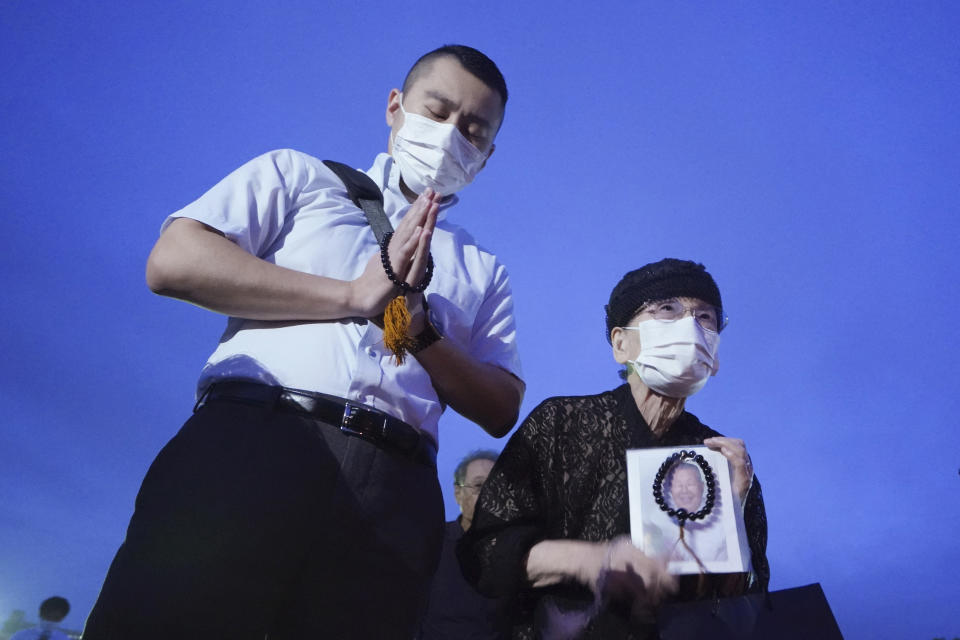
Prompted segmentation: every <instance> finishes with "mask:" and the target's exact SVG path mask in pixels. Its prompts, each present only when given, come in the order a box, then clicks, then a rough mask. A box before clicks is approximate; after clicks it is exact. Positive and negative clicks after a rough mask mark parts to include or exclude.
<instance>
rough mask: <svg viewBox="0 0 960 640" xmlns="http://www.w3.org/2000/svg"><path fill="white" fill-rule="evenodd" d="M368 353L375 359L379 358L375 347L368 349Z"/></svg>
mask: <svg viewBox="0 0 960 640" xmlns="http://www.w3.org/2000/svg"><path fill="white" fill-rule="evenodd" d="M367 355H368V356H370V357H371V358H372V359H374V360H376V359H377V352H376V351H374V350H373V349H367Z"/></svg>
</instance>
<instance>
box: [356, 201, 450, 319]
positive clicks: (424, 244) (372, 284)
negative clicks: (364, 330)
mask: <svg viewBox="0 0 960 640" xmlns="http://www.w3.org/2000/svg"><path fill="white" fill-rule="evenodd" d="M439 209H440V194H438V193H436V192H435V191H433V189H427V190H425V191H424V192H423V193H421V194H420V196H419V197H418V198H417V199H416V200H415V201H414V202H413V204H412V205H411V206H410V210H409V211H407V213H406V215H404V216H403V219H402V220H401V221H400V224H398V225H397V228H396V229H395V230H394V233H393V237H392V238H391V240H390V245H389V247H388V249H387V255H389V257H390V266H391V268H392V269H393V272H394V274H395V275H396V277H397V278H399V279H401V280H402V281H404V282H406V283H408V284H410V285H414V286H415V285H417V284H418V283H419V282H420V281H421V280H422V279H423V278H424V276H425V275H426V271H427V261H428V258H429V256H430V241H431V239H432V238H433V229H434V227H435V226H436V223H437V213H438V211H439ZM350 289H351V294H350V295H351V303H350V306H351V307H352V308H353V309H354V310H355V315H357V316H359V317H363V318H374V319H375V318H376V317H377V316H379V315H380V314H381V313H383V310H384V308H385V307H386V306H387V303H388V302H390V300H391V299H393V298H395V297H396V296H397V295H398V293H399V291H400V290H399V288H398V287H397V286H396V285H394V284H393V283H392V282H390V279H389V278H388V277H387V274H386V273H385V272H384V270H383V264H382V263H381V260H380V252H379V251H377V252H376V253H374V254H373V255H372V256H371V257H370V260H369V261H367V266H366V267H365V268H364V270H363V273H362V274H360V277H359V278H357V279H356V280H354V281H353V282H351V287H350ZM420 295H421V294H410V296H409V297H410V298H414V297H415V296H416V302H414V301H413V300H411V301H410V302H411V304H410V305H409V306H410V307H411V309H414V308H416V307H418V306H419V305H418V304H416V303H418V302H419V301H420V298H419V296H420ZM422 323H423V314H422V313H415V314H414V318H413V325H412V326H411V331H412V332H414V333H415V332H416V331H417V330H418V328H419V329H422Z"/></svg>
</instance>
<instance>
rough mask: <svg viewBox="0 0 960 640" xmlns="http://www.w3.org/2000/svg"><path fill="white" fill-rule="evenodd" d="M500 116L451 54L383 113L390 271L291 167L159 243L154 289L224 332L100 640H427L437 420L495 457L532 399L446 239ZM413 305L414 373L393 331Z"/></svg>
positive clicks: (316, 172) (259, 169)
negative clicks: (421, 628) (223, 318)
mask: <svg viewBox="0 0 960 640" xmlns="http://www.w3.org/2000/svg"><path fill="white" fill-rule="evenodd" d="M506 100H507V90H506V84H505V82H504V80H503V76H502V75H501V74H500V72H499V70H498V69H497V67H496V65H495V64H494V63H493V62H492V61H491V60H490V59H489V58H487V57H486V56H485V55H483V54H482V53H480V52H479V51H477V50H475V49H472V48H470V47H463V46H459V45H450V46H446V47H441V48H440V49H437V50H435V51H432V52H430V53H428V54H426V55H425V56H423V57H422V58H421V59H420V60H418V61H417V63H416V64H415V65H414V66H413V68H412V69H411V71H410V73H409V74H408V75H407V78H406V80H405V81H404V85H403V90H402V91H401V90H398V89H393V90H391V91H390V94H389V97H388V102H387V110H386V120H387V124H388V125H389V126H390V138H389V142H388V152H389V153H388V154H380V155H379V156H378V157H377V158H376V160H375V162H374V165H373V167H372V168H371V169H369V170H368V171H367V172H366V173H367V175H368V176H369V177H370V178H372V179H373V181H374V182H375V183H376V185H377V186H378V187H379V188H380V190H381V191H382V193H383V198H384V211H385V213H386V215H387V217H388V218H389V220H390V222H391V224H392V226H393V228H394V229H395V232H394V234H393V237H392V238H391V239H390V240H389V242H388V243H384V244H383V247H382V248H381V246H378V243H377V241H376V239H375V237H374V234H373V231H372V230H371V228H370V226H369V224H368V222H367V219H366V218H365V217H364V214H363V212H362V211H361V210H360V209H359V208H358V207H356V206H355V205H354V203H353V202H351V200H350V198H349V197H348V195H347V193H346V189H345V187H344V184H343V182H342V181H341V180H340V179H339V178H338V177H337V176H336V175H335V174H334V173H333V172H332V171H331V170H330V169H329V168H328V167H327V166H326V165H324V164H323V163H322V162H321V161H319V160H317V159H316V158H313V157H310V156H308V155H306V154H303V153H299V152H296V151H292V150H279V151H274V152H270V153H267V154H264V155H263V156H260V157H259V158H255V159H254V160H252V161H250V162H249V163H247V164H245V165H244V166H242V167H240V168H239V169H237V170H236V171H234V172H233V173H232V174H230V175H229V176H227V177H226V178H225V179H224V180H223V181H221V182H220V183H219V184H217V185H216V186H214V187H213V188H212V189H211V190H210V191H208V192H207V193H206V194H204V195H203V196H202V197H201V198H200V199H198V200H197V201H195V202H193V203H191V204H190V205H188V206H187V207H185V208H183V209H181V210H180V211H178V212H176V213H174V214H172V215H171V216H170V217H169V218H168V219H167V221H166V222H165V223H164V226H163V231H162V234H161V236H160V239H159V240H158V241H157V244H156V246H155V247H154V249H153V252H152V253H151V255H150V258H149V260H148V264H147V282H148V285H149V286H150V288H151V289H152V290H153V291H154V292H156V293H159V294H161V295H167V296H171V297H174V298H179V299H182V300H186V301H189V302H191V303H194V304H197V305H200V306H203V307H206V308H209V309H211V310H213V311H217V312H219V313H223V314H225V315H228V316H230V318H229V321H228V324H227V329H226V331H225V333H224V335H223V337H222V338H221V341H220V344H219V346H218V347H217V349H216V350H215V351H214V353H213V354H212V355H211V356H210V358H209V360H208V362H207V364H206V366H205V367H204V369H203V371H202V373H201V376H200V381H199V385H198V397H199V401H198V403H197V404H198V408H197V410H196V411H195V413H194V415H193V417H192V418H191V419H190V420H188V421H187V423H186V424H185V425H184V427H183V429H181V431H180V432H179V433H178V434H177V436H176V437H175V438H174V439H173V440H171V442H170V443H168V445H167V446H166V447H165V448H164V449H163V451H161V453H160V455H159V456H158V457H157V459H156V460H155V461H154V463H153V465H152V466H151V468H150V470H149V471H148V473H147V476H146V478H145V479H144V482H143V485H142V487H141V490H140V493H139V495H138V497H137V504H136V509H135V512H134V515H133V517H132V519H131V522H130V527H129V529H128V531H127V537H126V540H125V541H124V544H123V546H121V548H120V550H119V551H118V553H117V556H116V558H115V559H114V561H113V564H112V565H111V568H110V571H109V572H108V574H107V578H106V580H105V582H104V585H103V588H102V590H101V594H100V597H99V599H98V602H97V604H96V605H95V606H94V610H93V611H92V612H91V614H90V618H89V619H88V621H87V628H86V629H85V631H84V638H88V639H89V640H99V639H102V638H121V637H122V638H131V637H137V638H153V637H158V638H159V637H223V638H227V637H229V638H258V639H262V638H264V637H265V636H266V637H267V638H294V637H296V638H301V637H330V638H378V639H379V638H410V637H412V635H413V633H414V631H415V628H416V623H417V621H418V620H419V618H420V615H421V613H422V611H423V607H424V604H425V597H426V592H427V589H428V587H429V580H430V576H431V575H432V574H433V571H434V569H435V567H436V563H437V556H438V554H439V550H440V541H441V538H442V531H443V503H442V497H441V493H440V489H439V485H438V483H437V478H436V467H435V458H436V447H437V441H438V438H437V420H438V418H439V416H440V414H441V413H442V412H443V410H444V408H445V407H446V406H448V405H449V406H450V407H452V408H453V409H454V410H456V411H457V412H459V413H461V414H462V415H464V416H466V417H467V418H469V419H471V420H473V421H474V422H476V423H477V424H479V425H480V426H481V427H483V428H484V429H485V430H486V431H487V432H488V433H490V434H492V435H494V436H496V437H500V436H503V435H505V434H506V433H507V432H508V431H509V430H510V428H511V427H512V426H513V424H514V422H515V421H516V418H517V414H518V411H519V407H520V402H521V399H522V396H523V390H524V385H523V382H522V380H521V377H520V376H521V371H520V365H519V360H518V357H517V351H516V346H515V327H514V320H513V303H512V294H511V291H510V284H509V279H508V276H507V274H506V271H505V269H504V267H503V265H501V264H500V263H499V261H498V260H497V259H496V256H494V255H493V254H492V253H490V252H489V251H487V250H485V249H483V248H482V247H480V246H478V245H477V244H476V242H475V241H474V240H473V238H472V237H471V236H470V235H469V234H468V233H467V232H466V231H464V230H463V229H462V228H460V227H458V226H456V225H454V224H452V223H450V222H448V221H447V219H446V216H447V213H448V210H449V209H450V207H452V206H453V205H454V204H456V202H457V196H456V195H454V194H455V192H456V191H458V190H459V189H460V188H462V187H463V186H465V185H466V184H468V183H469V182H470V181H471V180H472V179H473V177H474V175H476V173H477V172H478V171H479V170H480V169H481V168H482V167H483V166H484V165H485V164H486V161H487V159H488V158H489V157H490V155H491V154H492V153H493V150H494V143H493V141H494V137H495V136H496V133H497V131H498V129H499V127H500V124H501V122H502V120H503V113H504V107H505V105H506ZM431 257H432V258H431ZM387 267H389V269H387ZM388 271H389V272H391V273H390V274H389V275H388ZM391 276H392V277H391ZM398 283H404V284H405V285H406V286H405V287H401V286H398ZM424 285H426V287H425V290H424V291H423V293H419V292H418V291H417V290H418V289H422V288H423V286H424ZM404 291H406V297H405V302H406V307H407V308H408V309H409V312H410V316H411V317H410V319H409V327H408V328H406V329H405V331H404V328H403V326H402V323H401V324H400V325H399V326H400V333H401V334H404V333H405V336H406V337H407V350H408V353H407V357H405V358H401V357H399V356H397V355H395V354H394V353H392V352H391V350H390V349H388V348H387V347H386V346H385V344H384V332H383V330H382V329H381V327H382V326H383V313H384V309H385V308H386V307H387V305H388V303H390V301H391V300H393V299H394V298H395V297H397V296H398V295H399V294H401V293H402V292H404ZM394 315H395V316H397V315H398V314H394ZM388 323H389V314H388ZM395 332H396V331H395ZM401 337H403V336H401ZM400 351H401V352H402V349H400Z"/></svg>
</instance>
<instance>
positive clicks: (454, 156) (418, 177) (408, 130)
mask: <svg viewBox="0 0 960 640" xmlns="http://www.w3.org/2000/svg"><path fill="white" fill-rule="evenodd" d="M400 100H401V103H400V111H402V112H403V125H401V127H400V129H399V130H398V131H397V133H396V135H394V137H393V147H392V155H393V159H394V160H395V161H396V163H397V166H398V167H400V177H402V178H403V181H404V183H406V185H407V186H408V187H409V188H410V190H411V191H413V192H414V193H417V194H420V193H423V192H424V191H425V190H426V189H427V187H429V188H431V189H433V190H434V191H436V192H437V193H439V194H440V195H442V196H448V195H450V194H451V193H456V192H457V191H459V190H460V189H462V188H463V187H465V186H466V185H468V184H470V183H471V182H472V181H473V179H474V177H476V175H477V173H479V172H480V169H481V168H483V163H484V162H485V161H486V159H487V155H489V154H485V153H483V152H482V151H480V150H479V149H477V148H476V147H475V146H473V145H472V144H470V142H469V141H468V140H467V139H466V138H464V137H463V134H462V133H460V131H458V130H457V128H456V127H455V126H454V125H453V124H446V123H443V122H434V121H433V120H431V119H430V118H425V117H424V116H421V115H417V114H416V113H407V112H406V111H405V110H404V108H403V102H402V100H403V96H402V95H401V96H400Z"/></svg>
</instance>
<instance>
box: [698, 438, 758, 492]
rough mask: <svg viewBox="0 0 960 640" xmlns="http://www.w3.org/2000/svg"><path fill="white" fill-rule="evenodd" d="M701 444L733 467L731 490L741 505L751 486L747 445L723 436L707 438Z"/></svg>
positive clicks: (750, 463)
mask: <svg viewBox="0 0 960 640" xmlns="http://www.w3.org/2000/svg"><path fill="white" fill-rule="evenodd" d="M703 444H705V445H706V446H707V448H708V449H712V450H713V451H719V452H720V453H722V454H723V457H724V458H726V459H727V460H728V461H729V462H730V466H732V467H733V478H732V481H733V490H734V491H736V493H737V496H738V497H739V498H740V504H743V501H744V500H745V499H746V498H747V491H749V490H750V486H751V485H752V484H753V463H752V462H751V461H750V454H749V453H747V445H745V444H744V443H743V440H740V439H739V438H726V437H723V436H716V437H714V438H707V439H706V440H704V441H703Z"/></svg>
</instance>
